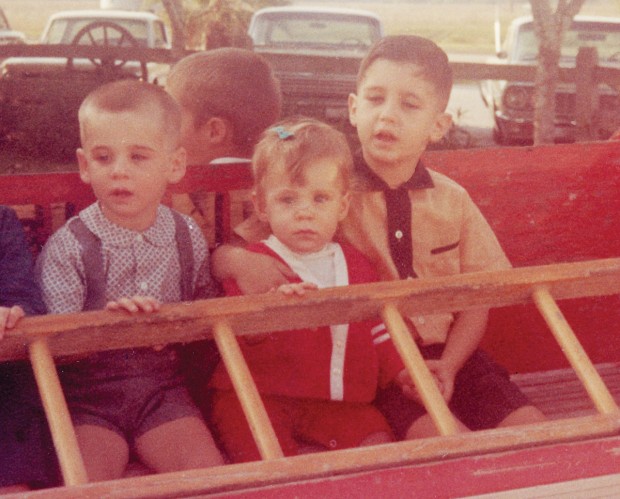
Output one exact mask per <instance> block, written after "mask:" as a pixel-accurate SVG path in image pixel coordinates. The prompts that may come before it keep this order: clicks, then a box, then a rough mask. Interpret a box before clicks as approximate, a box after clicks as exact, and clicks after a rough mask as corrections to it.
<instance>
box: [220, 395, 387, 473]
mask: <svg viewBox="0 0 620 499" xmlns="http://www.w3.org/2000/svg"><path fill="white" fill-rule="evenodd" d="M213 400H214V404H213V418H212V423H213V425H214V429H215V430H216V431H217V436H218V438H219V441H220V443H221V444H222V446H223V448H224V449H225V451H226V453H227V454H228V457H229V458H230V459H231V460H232V461H233V462H247V461H256V460H259V459H260V455H259V452H258V449H257V447H256V444H255V443H254V439H253V437H252V434H251V432H250V428H249V426H248V424H247V421H246V419H245V416H244V414H243V411H242V409H241V404H240V403H239V399H238V398H237V395H236V394H235V392H234V391H216V392H215V393H214V396H213ZM262 400H263V403H264V404H265V410H266V411H267V414H268V416H269V419H270V421H271V424H272V425H273V429H274V431H275V433H276V435H277V437H278V441H279V443H280V446H281V447H282V451H283V452H284V454H285V455H286V456H294V455H296V454H298V451H299V449H300V447H301V446H302V445H303V444H309V445H319V446H321V447H322V448H325V449H328V450H337V449H346V448H350V447H357V446H359V445H360V444H361V443H362V442H363V441H364V440H365V439H366V438H367V437H369V436H370V435H373V434H375V433H386V434H388V435H390V436H391V435H392V432H391V430H390V427H389V425H388V423H387V421H386V420H385V418H384V417H383V416H382V415H381V413H380V412H379V411H378V410H377V408H376V407H374V406H373V405H372V404H364V403H354V402H336V401H331V400H316V399H298V398H291V397H279V396H268V395H267V396H265V395H263V396H262Z"/></svg>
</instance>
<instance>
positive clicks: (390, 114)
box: [381, 99, 397, 120]
mask: <svg viewBox="0 0 620 499" xmlns="http://www.w3.org/2000/svg"><path fill="white" fill-rule="evenodd" d="M396 109H397V103H396V102H395V100H394V99H386V100H385V102H384V103H383V107H382V108H381V117H382V118H383V119H387V120H392V119H394V117H395V114H396Z"/></svg>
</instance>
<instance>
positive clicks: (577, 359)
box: [532, 287, 619, 414]
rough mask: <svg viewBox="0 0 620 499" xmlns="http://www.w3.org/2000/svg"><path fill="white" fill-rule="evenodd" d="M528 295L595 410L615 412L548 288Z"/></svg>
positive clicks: (593, 368) (616, 411)
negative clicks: (530, 296)
mask: <svg viewBox="0 0 620 499" xmlns="http://www.w3.org/2000/svg"><path fill="white" fill-rule="evenodd" d="M532 297H533V299H534V302H535V303H536V306H537V307H538V310H539V311H540V313H541V314H542V316H543V317H544V319H545V321H546V322H547V325H548V326H549V328H550V329H551V332H552V333H553V336H554V337H555V339H556V341H557V342H558V343H559V345H560V347H561V348H562V351H563V352H564V355H566V358H567V359H568V361H569V362H570V364H571V366H572V367H573V369H574V370H575V372H576V373H577V376H578V377H579V380H580V381H581V383H582V384H583V386H584V387H585V389H586V391H587V392H588V395H589V396H590V398H591V399H592V402H593V403H594V406H595V407H596V409H597V410H598V411H599V412H600V413H602V414H614V413H618V411H619V409H618V406H617V405H616V402H615V401H614V398H613V396H612V395H611V393H610V392H609V390H608V389H607V387H606V386H605V383H604V382H603V380H602V378H601V376H600V375H599V373H598V372H597V370H596V369H595V367H594V365H593V364H592V361H591V360H590V358H589V357H588V354H587V353H586V352H585V350H584V349H583V347H582V346H581V343H579V340H578V339H577V336H575V333H574V332H573V330H572V329H571V327H570V326H569V325H568V322H566V319H565V317H564V314H562V311H561V310H560V309H559V307H558V305H557V303H556V302H555V300H554V299H553V296H551V293H550V292H549V290H548V289H547V288H545V287H538V288H536V289H535V290H534V292H533V294H532Z"/></svg>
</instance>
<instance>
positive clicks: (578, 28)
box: [513, 22, 620, 62]
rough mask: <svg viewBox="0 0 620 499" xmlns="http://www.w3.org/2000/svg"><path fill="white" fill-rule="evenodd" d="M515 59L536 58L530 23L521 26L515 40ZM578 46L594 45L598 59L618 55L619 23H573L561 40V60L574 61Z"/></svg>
mask: <svg viewBox="0 0 620 499" xmlns="http://www.w3.org/2000/svg"><path fill="white" fill-rule="evenodd" d="M515 46H516V52H515V54H514V56H513V58H514V60H515V61H520V62H529V61H533V60H536V56H537V54H538V40H537V39H536V36H535V34H534V28H533V25H532V24H526V25H523V26H522V27H521V29H520V30H519V34H518V35H517V41H516V44H515ZM580 47H596V49H597V52H598V56H599V60H600V61H606V60H610V59H613V58H614V57H613V56H615V57H618V56H617V55H616V54H618V52H619V51H620V24H614V23H594V22H583V23H574V24H573V26H572V27H571V29H569V30H568V31H567V32H566V34H565V36H564V41H563V42H562V60H564V61H574V60H575V58H576V57H577V52H578V51H579V48H580Z"/></svg>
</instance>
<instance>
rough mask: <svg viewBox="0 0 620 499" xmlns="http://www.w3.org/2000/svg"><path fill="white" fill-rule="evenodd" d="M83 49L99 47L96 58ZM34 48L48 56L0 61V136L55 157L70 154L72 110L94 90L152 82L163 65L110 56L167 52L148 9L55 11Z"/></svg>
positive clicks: (73, 124)
mask: <svg viewBox="0 0 620 499" xmlns="http://www.w3.org/2000/svg"><path fill="white" fill-rule="evenodd" d="M88 47H91V48H92V49H94V50H97V49H98V52H96V55H93V56H90V54H89V55H87V56H84V55H82V54H83V53H84V50H85V49H87V48H88ZM40 48H41V49H48V50H47V53H44V55H43V56H32V55H31V54H28V56H24V57H10V58H8V59H5V60H4V61H2V63H1V64H0V138H4V139H5V141H10V142H13V143H17V144H18V145H19V147H22V148H25V149H26V150H27V153H28V154H35V155H45V156H46V157H58V158H59V159H60V158H67V157H72V156H73V154H74V151H75V148H76V147H77V145H78V130H77V109H78V107H79V104H80V103H81V101H82V99H83V98H84V97H85V96H86V94H88V93H89V92H90V91H91V90H92V89H93V88H95V87H96V86H99V85H101V84H102V83H105V82H107V81H112V80H115V79H119V78H141V79H145V80H146V79H148V80H149V81H158V80H159V79H161V78H162V77H164V76H165V72H166V71H167V69H168V67H169V66H168V65H165V64H156V63H148V64H147V62H146V61H144V60H138V59H136V58H135V57H133V58H130V59H124V58H118V56H116V55H114V50H113V49H122V48H125V49H136V50H137V49H170V42H169V39H168V34H167V31H166V28H165V25H164V23H163V21H162V20H161V19H160V18H159V17H158V16H156V15H155V14H153V13H151V12H132V11H120V10H118V11H117V10H76V11H62V12H57V13H55V14H53V15H52V16H51V17H50V19H49V20H48V22H47V24H46V26H45V28H44V30H43V33H42V35H41V40H40ZM24 49H33V50H34V49H35V47H33V46H25V47H24ZM54 49H55V51H53V50H54ZM79 49H81V50H82V52H79ZM48 53H49V54H50V56H48V55H47V54H48ZM93 54H95V52H93ZM73 116H75V119H68V117H73Z"/></svg>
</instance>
